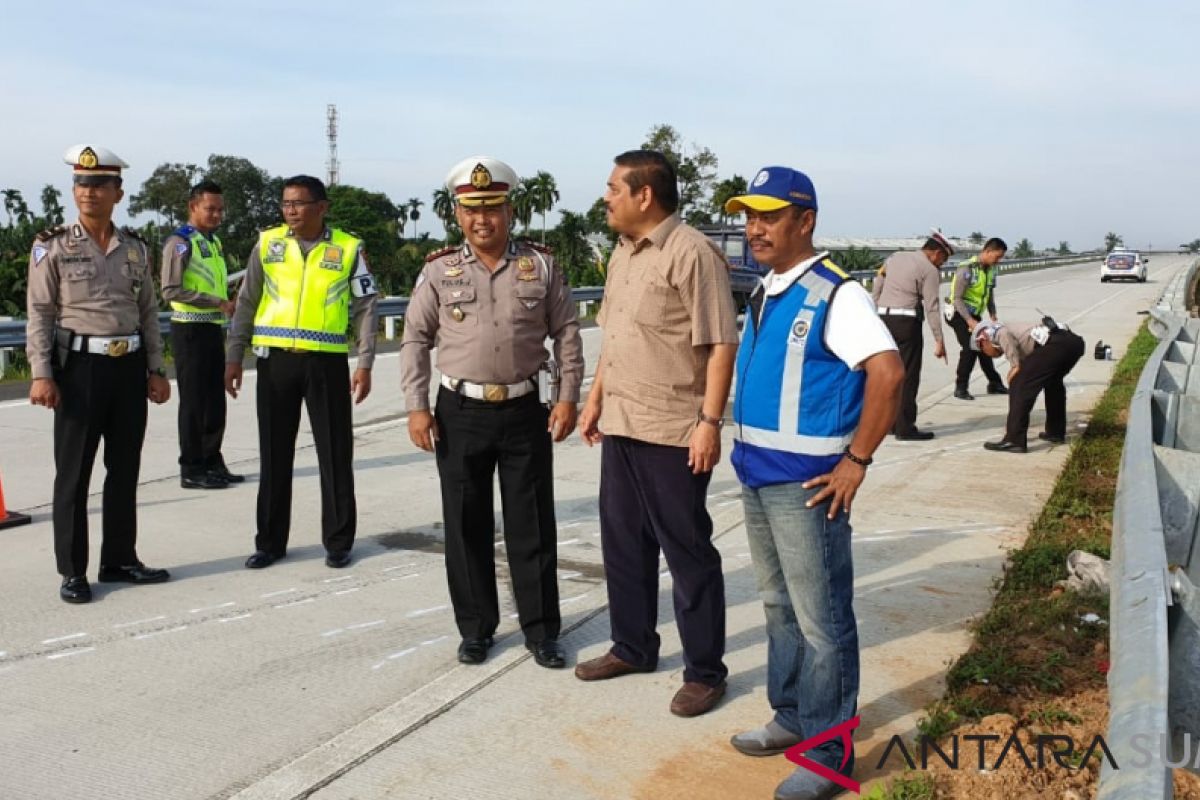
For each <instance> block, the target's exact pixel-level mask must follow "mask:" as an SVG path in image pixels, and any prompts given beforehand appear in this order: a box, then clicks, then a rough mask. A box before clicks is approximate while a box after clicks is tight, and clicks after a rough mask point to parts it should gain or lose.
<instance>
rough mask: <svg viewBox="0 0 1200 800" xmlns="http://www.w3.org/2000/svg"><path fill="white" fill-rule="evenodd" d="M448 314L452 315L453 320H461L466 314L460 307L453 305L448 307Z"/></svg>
mask: <svg viewBox="0 0 1200 800" xmlns="http://www.w3.org/2000/svg"><path fill="white" fill-rule="evenodd" d="M450 316H452V317H454V321H455V322H462V321H463V320H464V319H465V318H466V316H467V315H466V314H464V313H463V310H462V309H461V308H459V307H458V306H455V307H454V308H452V309H450Z"/></svg>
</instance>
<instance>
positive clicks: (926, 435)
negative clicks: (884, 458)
mask: <svg viewBox="0 0 1200 800" xmlns="http://www.w3.org/2000/svg"><path fill="white" fill-rule="evenodd" d="M896 438H897V439H899V440H900V441H902V442H927V441H929V440H930V439H932V438H933V431H922V430H917V429H916V428H913V429H912V430H911V431H909V432H908V433H897V434H896Z"/></svg>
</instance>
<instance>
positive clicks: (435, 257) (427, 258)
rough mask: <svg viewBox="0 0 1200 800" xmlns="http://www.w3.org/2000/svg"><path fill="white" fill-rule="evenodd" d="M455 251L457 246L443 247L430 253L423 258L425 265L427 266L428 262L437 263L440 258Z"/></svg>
mask: <svg viewBox="0 0 1200 800" xmlns="http://www.w3.org/2000/svg"><path fill="white" fill-rule="evenodd" d="M457 249H458V246H457V245H456V246H454V247H443V248H442V249H441V250H435V251H433V252H432V253H430V254H429V255H427V256H425V263H426V264H428V263H429V262H430V261H437V260H438V259H439V258H441V257H442V256H444V255H449V254H450V253H453V252H454V251H455V250H457Z"/></svg>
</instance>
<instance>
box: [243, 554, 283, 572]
mask: <svg viewBox="0 0 1200 800" xmlns="http://www.w3.org/2000/svg"><path fill="white" fill-rule="evenodd" d="M281 558H283V556H277V555H275V554H274V553H268V552H267V551H266V550H255V551H254V555H252V556H250V557H249V558H247V559H246V568H247V569H262V568H263V567H269V566H271V565H272V564H274V563H275V562H276V561H278V560H279V559H281Z"/></svg>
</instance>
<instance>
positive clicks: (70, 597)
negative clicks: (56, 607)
mask: <svg viewBox="0 0 1200 800" xmlns="http://www.w3.org/2000/svg"><path fill="white" fill-rule="evenodd" d="M58 596H59V597H61V598H62V599H63V602H66V603H90V602H92V587H91V586H89V585H88V582H87V578H85V577H83V576H82V575H72V576H71V577H69V578H63V582H62V588H60V589H59V590H58Z"/></svg>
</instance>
